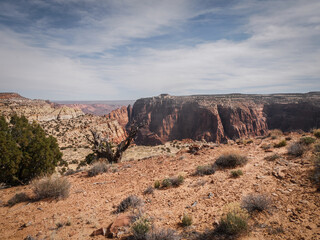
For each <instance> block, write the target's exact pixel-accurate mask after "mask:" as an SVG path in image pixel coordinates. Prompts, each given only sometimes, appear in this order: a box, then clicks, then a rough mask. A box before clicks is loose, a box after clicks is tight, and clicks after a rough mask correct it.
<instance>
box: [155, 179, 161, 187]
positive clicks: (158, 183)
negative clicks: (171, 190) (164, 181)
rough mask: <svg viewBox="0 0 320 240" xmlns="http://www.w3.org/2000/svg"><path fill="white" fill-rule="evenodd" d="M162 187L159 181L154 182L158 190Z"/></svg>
mask: <svg viewBox="0 0 320 240" xmlns="http://www.w3.org/2000/svg"><path fill="white" fill-rule="evenodd" d="M160 186H161V183H160V181H159V180H156V181H155V182H154V188H156V189H158V188H160Z"/></svg>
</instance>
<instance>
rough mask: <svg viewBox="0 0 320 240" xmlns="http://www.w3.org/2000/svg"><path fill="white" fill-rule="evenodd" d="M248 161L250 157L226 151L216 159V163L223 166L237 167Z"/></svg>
mask: <svg viewBox="0 0 320 240" xmlns="http://www.w3.org/2000/svg"><path fill="white" fill-rule="evenodd" d="M247 162H248V158H247V157H246V156H243V155H241V154H239V153H237V152H231V153H224V154H222V155H221V156H220V157H218V159H217V160H216V162H215V164H216V165H218V166H219V167H222V168H235V167H238V166H243V165H245V164H246V163H247Z"/></svg>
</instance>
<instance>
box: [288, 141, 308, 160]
mask: <svg viewBox="0 0 320 240" xmlns="http://www.w3.org/2000/svg"><path fill="white" fill-rule="evenodd" d="M287 151H288V154H289V155H293V156H296V157H299V156H302V154H303V153H304V151H305V146H303V145H302V144H301V143H300V142H294V143H292V144H291V145H290V146H289V147H288V148H287Z"/></svg>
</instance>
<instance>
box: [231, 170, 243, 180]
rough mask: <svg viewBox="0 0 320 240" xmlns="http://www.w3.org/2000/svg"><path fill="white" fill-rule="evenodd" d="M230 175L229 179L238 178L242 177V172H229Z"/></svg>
mask: <svg viewBox="0 0 320 240" xmlns="http://www.w3.org/2000/svg"><path fill="white" fill-rule="evenodd" d="M230 174H231V177H233V178H238V177H240V176H242V175H243V172H242V170H241V169H238V170H234V171H231V172H230Z"/></svg>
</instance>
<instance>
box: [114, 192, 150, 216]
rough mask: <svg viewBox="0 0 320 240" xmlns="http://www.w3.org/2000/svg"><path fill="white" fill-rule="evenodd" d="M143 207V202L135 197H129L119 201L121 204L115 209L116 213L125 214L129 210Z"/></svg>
mask: <svg viewBox="0 0 320 240" xmlns="http://www.w3.org/2000/svg"><path fill="white" fill-rule="evenodd" d="M143 205H144V202H143V200H141V199H140V198H139V197H137V196H135V195H130V196H129V197H127V198H125V199H124V200H122V201H121V203H120V204H119V205H118V207H117V211H116V212H118V213H120V212H125V211H126V210H128V209H129V208H138V207H141V206H143Z"/></svg>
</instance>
